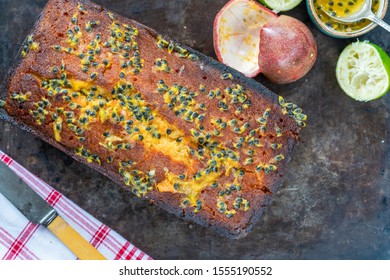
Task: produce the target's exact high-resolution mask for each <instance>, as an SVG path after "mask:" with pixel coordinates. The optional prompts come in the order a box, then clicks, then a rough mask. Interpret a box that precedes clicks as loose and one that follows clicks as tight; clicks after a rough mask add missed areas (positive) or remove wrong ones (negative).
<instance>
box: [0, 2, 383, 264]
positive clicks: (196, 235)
mask: <svg viewBox="0 0 390 280" xmlns="http://www.w3.org/2000/svg"><path fill="white" fill-rule="evenodd" d="M95 2H96V3H98V4H102V5H103V6H104V7H106V8H109V9H111V10H113V11H115V12H118V13H120V14H122V15H124V16H127V17H130V18H132V19H135V20H137V21H139V22H141V23H144V24H146V25H148V26H150V27H152V28H154V29H156V30H157V31H158V32H160V33H162V34H164V35H169V36H170V37H172V38H175V39H177V40H178V41H179V42H182V43H184V44H187V45H188V46H190V47H192V48H194V49H196V50H199V51H201V52H203V53H205V54H207V55H209V56H212V57H215V53H214V50H213V45H212V27H213V20H214V17H215V15H216V14H217V12H218V11H219V9H220V8H221V7H222V6H223V5H224V3H226V2H227V1H223V0H218V1H216V0H207V1H198V0H170V1H161V0H143V1H136V0H121V1H119V0H115V1H109V0H100V1H98V0H95ZM45 3H46V0H34V1H33V0H19V1H14V0H0V30H1V32H0V80H2V79H3V78H4V76H5V73H6V71H7V69H8V68H9V66H10V65H11V63H12V61H13V58H14V57H15V56H16V53H17V51H18V49H19V47H20V44H21V43H22V41H23V40H24V38H25V36H26V35H27V34H28V33H29V31H30V28H31V27H32V25H33V23H34V22H35V20H36V19H37V17H38V15H39V13H40V11H41V10H42V8H43V7H44V5H45ZM287 14H288V15H292V16H294V17H296V18H298V19H300V20H302V21H303V22H304V23H305V24H307V25H308V27H309V28H310V29H311V30H312V32H313V34H314V36H315V38H316V40H317V43H318V59H317V62H316V64H315V66H314V67H313V69H312V70H311V71H310V72H309V74H308V75H306V76H305V77H304V78H303V79H301V80H299V81H298V82H295V83H292V84H289V85H283V86H278V85H274V84H272V83H270V82H268V81H267V80H266V79H265V78H264V77H262V76H259V77H257V78H256V79H257V80H258V81H260V82H262V83H264V84H265V85H266V86H267V87H269V88H270V89H272V90H273V91H275V92H276V93H278V94H280V95H282V96H284V97H285V98H286V99H288V100H290V101H293V102H294V103H297V104H299V105H300V106H301V107H302V108H303V109H304V112H305V113H306V114H307V115H308V122H307V124H308V125H307V128H306V129H304V130H303V133H302V134H301V138H302V142H301V144H300V145H298V146H297V147H296V148H295V150H294V155H293V159H292V160H291V161H290V163H289V168H288V171H287V173H286V174H285V176H284V182H283V185H282V186H281V188H280V190H279V191H278V192H277V193H275V194H274V196H273V200H272V203H271V205H270V207H268V209H267V210H266V212H265V214H264V216H263V219H262V220H261V222H259V223H258V224H257V225H256V226H255V228H254V230H253V232H252V233H251V234H250V235H249V236H248V237H246V238H245V239H241V240H228V239H226V238H224V237H221V236H219V235H217V234H215V233H214V232H212V231H210V230H208V229H205V228H202V227H200V226H198V225H196V224H192V223H189V222H186V221H183V220H181V219H180V218H177V217H176V216H173V215H171V214H167V213H166V212H165V211H163V210H161V209H159V208H157V207H156V206H153V205H150V204H149V203H148V202H146V201H143V200H140V199H138V198H135V197H133V196H132V195H131V194H130V193H129V192H128V191H126V190H124V189H121V188H120V187H119V186H118V185H116V184H114V183H112V182H111V181H110V180H109V179H107V178H105V177H104V176H102V175H101V174H99V173H98V172H96V171H94V170H91V169H89V168H87V167H86V166H84V165H82V164H80V163H78V162H76V161H74V160H72V159H71V158H70V157H68V156H66V155H65V154H63V153H62V152H60V151H58V150H57V149H55V148H53V147H51V146H49V145H47V144H45V143H44V142H42V141H41V140H38V139H37V138H35V137H33V136H32V135H30V134H28V133H25V132H22V131H20V130H19V129H17V128H15V127H13V126H11V125H9V124H8V123H4V122H2V121H0V149H2V150H3V151H4V152H6V153H8V154H9V155H10V156H11V157H13V158H14V159H15V160H17V161H19V162H20V163H22V164H23V165H24V166H25V167H27V168H28V169H29V170H31V171H32V172H34V173H35V174H36V175H38V176H39V177H41V178H42V179H43V180H45V181H46V182H48V183H49V184H51V185H52V186H53V187H54V188H56V189H58V190H59V191H61V192H62V193H64V194H65V195H66V196H68V197H69V198H70V199H71V200H73V201H74V202H75V203H77V204H78V205H80V206H81V207H82V208H84V209H85V210H87V211H88V212H89V213H91V214H92V215H94V216H95V217H96V218H98V219H99V220H101V221H103V222H104V223H106V224H107V225H108V226H110V227H112V228H113V229H114V230H116V231H117V232H119V233H120V234H121V235H123V236H124V237H125V238H126V239H128V240H129V241H130V242H132V243H134V244H135V245H136V246H138V247H139V248H140V249H142V250H144V251H145V252H146V253H148V254H150V255H151V256H152V257H153V258H155V259H389V258H390V207H389V204H390V160H389V152H390V146H389V140H390V137H389V136H390V135H389V127H390V122H389V121H390V119H389V106H390V95H387V96H385V97H383V98H381V99H380V100H377V101H373V102H369V103H360V102H357V101H354V100H352V99H351V98H349V97H348V96H346V95H345V94H344V93H343V92H342V91H341V89H340V88H339V86H338V84H337V81H336V78H335V74H334V72H335V66H336V62H337V58H338V56H339V54H340V52H341V51H342V49H343V48H344V47H345V46H346V45H347V44H348V43H350V42H352V41H354V40H341V39H334V38H331V37H328V36H326V35H324V34H322V33H320V32H319V31H318V29H316V28H315V27H314V25H313V24H312V22H311V21H310V19H309V17H308V14H307V12H306V7H305V4H304V3H301V4H300V5H299V6H298V7H297V8H295V9H294V10H293V11H291V12H288V13H287ZM386 20H387V22H390V13H388V15H387V17H386ZM360 39H361V40H363V39H368V40H370V41H371V42H373V43H376V44H378V45H380V46H381V47H382V48H383V49H385V51H387V53H390V40H389V39H390V34H389V33H386V32H385V31H384V30H382V29H380V28H376V29H374V30H373V31H371V32H370V33H369V34H368V35H366V36H364V37H361V38H360Z"/></svg>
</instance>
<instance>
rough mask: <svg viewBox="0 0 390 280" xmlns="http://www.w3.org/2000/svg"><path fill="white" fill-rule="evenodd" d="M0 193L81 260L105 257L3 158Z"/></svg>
mask: <svg viewBox="0 0 390 280" xmlns="http://www.w3.org/2000/svg"><path fill="white" fill-rule="evenodd" d="M0 193H2V194H3V195H4V196H5V197H6V198H7V199H8V200H9V201H10V202H11V203H12V204H13V205H14V206H15V207H16V208H17V209H18V210H19V211H20V212H21V213H22V214H23V215H24V216H25V217H26V218H27V219H28V220H30V221H31V222H32V223H34V224H41V225H43V226H45V227H47V228H48V229H49V230H50V231H51V232H52V233H53V234H54V235H55V236H57V238H58V239H60V240H61V242H62V243H64V244H65V245H66V246H67V247H68V248H69V249H70V250H71V251H72V252H73V253H74V254H75V255H76V256H77V257H78V258H79V259H81V260H103V259H105V257H104V256H103V255H102V254H101V253H100V252H99V251H98V250H96V249H95V248H94V247H93V246H92V245H91V244H90V243H89V242H88V241H87V240H85V239H84V238H83V237H82V236H81V235H80V234H79V233H78V232H76V231H75V230H74V229H73V228H72V227H71V226H70V225H69V224H68V223H67V222H66V221H65V220H64V219H63V218H62V217H61V216H60V215H59V214H58V212H57V211H56V210H55V209H54V208H53V207H52V206H50V205H49V204H48V203H47V202H46V201H45V200H44V199H43V198H41V197H40V196H39V195H38V194H37V193H36V192H35V191H34V190H33V189H31V188H30V187H29V186H28V185H27V184H26V183H25V182H24V181H23V180H22V179H21V178H19V177H18V176H17V175H16V174H15V173H14V172H13V171H12V170H11V169H10V168H8V166H6V165H5V164H4V163H3V162H1V161H0Z"/></svg>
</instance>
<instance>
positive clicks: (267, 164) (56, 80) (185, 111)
mask: <svg viewBox="0 0 390 280" xmlns="http://www.w3.org/2000/svg"><path fill="white" fill-rule="evenodd" d="M21 56H22V58H21V60H20V62H19V64H18V65H17V66H16V67H15V68H13V69H12V70H11V72H10V74H9V76H8V78H7V79H6V82H5V83H4V85H3V89H4V90H3V93H4V94H3V96H2V98H3V99H4V100H3V101H1V105H2V107H4V108H3V110H2V111H3V113H2V118H5V119H7V120H8V121H10V122H12V123H14V124H16V125H18V126H19V127H21V128H23V129H27V130H29V131H31V132H32V133H34V134H35V135H37V136H39V137H41V138H42V139H43V140H45V141H47V142H49V143H51V144H52V145H54V146H55V147H57V148H59V149H61V150H62V151H64V152H66V153H68V154H69V155H71V156H73V157H74V158H75V159H77V160H79V161H81V162H84V163H86V164H88V165H89V166H91V167H93V168H95V169H97V170H99V171H100V172H102V173H103V174H105V175H106V176H108V177H109V178H111V179H113V180H114V181H116V182H118V183H119V184H121V185H123V186H125V187H126V188H129V189H130V190H131V191H132V192H133V193H134V194H135V195H136V196H139V197H144V198H146V199H149V200H151V201H153V202H155V203H156V204H158V205H160V206H161V207H162V208H164V209H166V210H167V211H169V212H171V213H175V214H176V215H178V216H181V217H183V218H185V219H187V220H191V221H195V222H197V223H199V224H202V225H204V226H207V227H211V228H213V229H215V230H217V231H218V232H220V233H222V234H224V235H226V236H229V237H232V238H240V237H243V236H245V235H246V234H247V233H248V232H249V231H250V229H251V228H252V227H253V223H254V222H255V221H256V220H258V218H259V217H260V216H261V214H262V212H263V209H264V207H265V206H266V205H267V204H268V201H269V198H270V196H271V194H272V193H273V192H274V191H275V190H276V189H277V187H278V186H279V184H280V178H281V176H282V172H283V169H284V166H285V164H286V162H287V160H288V158H289V154H290V152H291V148H292V146H293V144H294V143H295V142H296V141H297V140H298V134H299V131H300V129H301V127H303V126H305V120H306V116H305V115H304V114H302V111H301V109H300V108H298V107H297V106H296V105H295V104H293V103H289V102H286V101H284V99H283V98H282V97H278V96H277V95H275V94H274V93H272V92H270V91H269V90H268V89H266V88H265V87H263V86H262V85H260V84H258V83H256V82H255V81H253V80H250V79H247V78H245V77H244V76H243V75H241V74H239V73H238V72H236V71H234V70H232V69H231V68H228V67H226V66H224V65H222V64H220V63H218V62H216V61H214V60H212V59H210V58H208V57H206V56H204V55H202V54H200V53H198V52H196V51H194V50H192V49H190V48H188V47H185V46H182V45H180V44H178V43H176V42H174V41H172V40H170V39H168V38H166V37H164V36H160V35H157V34H156V33H155V31H153V30H152V29H150V28H148V27H145V26H143V25H141V24H139V23H137V22H135V21H133V20H130V19H127V18H124V17H121V16H119V15H116V14H114V13H111V12H109V11H107V10H105V9H103V8H102V7H100V6H98V5H95V4H93V3H91V2H88V1H76V0H51V1H49V3H48V4H47V6H46V7H45V9H44V11H43V13H42V15H41V17H40V19H39V20H38V22H37V24H36V25H35V28H34V31H33V32H32V33H31V35H29V36H28V39H27V40H26V43H25V45H24V46H23V47H22V51H21ZM4 111H5V112H4Z"/></svg>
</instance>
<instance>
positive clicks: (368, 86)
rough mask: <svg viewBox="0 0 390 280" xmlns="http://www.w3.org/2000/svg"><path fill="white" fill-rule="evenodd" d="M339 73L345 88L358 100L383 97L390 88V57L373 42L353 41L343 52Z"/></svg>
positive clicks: (337, 68)
mask: <svg viewBox="0 0 390 280" xmlns="http://www.w3.org/2000/svg"><path fill="white" fill-rule="evenodd" d="M336 77H337V81H338V83H339V85H340V87H341V88H342V89H343V91H344V92H345V93H346V94H347V95H349V96H350V97H352V98H353V99H355V100H358V101H370V100H374V99H377V98H380V97H382V96H383V95H385V94H386V93H387V92H388V91H389V89H390V58H389V56H388V55H387V54H386V52H385V51H384V50H382V49H381V48H380V47H379V46H377V45H374V44H372V43H368V42H355V43H352V44H350V45H348V46H347V47H346V48H345V49H344V50H343V51H342V53H341V54H340V57H339V59H338V61H337V66H336Z"/></svg>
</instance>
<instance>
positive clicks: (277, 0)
mask: <svg viewBox="0 0 390 280" xmlns="http://www.w3.org/2000/svg"><path fill="white" fill-rule="evenodd" d="M259 1H260V3H262V4H263V5H266V6H267V7H268V8H270V9H272V10H273V11H275V12H286V11H289V10H292V9H294V8H295V7H296V6H298V5H299V4H300V3H301V2H302V0H259Z"/></svg>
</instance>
